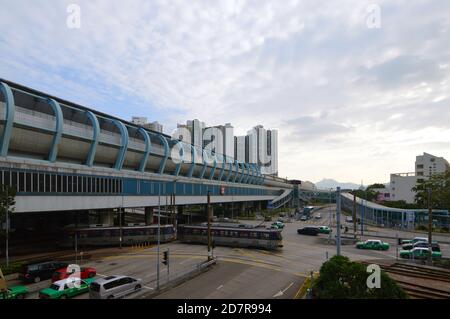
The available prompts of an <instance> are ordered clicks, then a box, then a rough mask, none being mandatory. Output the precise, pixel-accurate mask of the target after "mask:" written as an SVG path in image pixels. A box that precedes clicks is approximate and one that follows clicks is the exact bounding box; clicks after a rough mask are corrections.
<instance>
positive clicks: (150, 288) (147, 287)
mask: <svg viewBox="0 0 450 319" xmlns="http://www.w3.org/2000/svg"><path fill="white" fill-rule="evenodd" d="M142 288H146V289H149V290H155V288H152V287H149V286H142Z"/></svg>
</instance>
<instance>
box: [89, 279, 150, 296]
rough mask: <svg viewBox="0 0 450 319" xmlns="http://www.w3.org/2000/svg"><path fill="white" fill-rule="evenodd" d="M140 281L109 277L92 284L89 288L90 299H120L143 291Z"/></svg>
mask: <svg viewBox="0 0 450 319" xmlns="http://www.w3.org/2000/svg"><path fill="white" fill-rule="evenodd" d="M141 288H142V282H141V280H140V279H136V278H132V277H128V276H108V277H105V278H100V279H97V280H95V281H94V282H92V283H91V284H90V286H89V298H90V299H118V298H122V297H124V296H126V295H128V294H130V293H133V292H136V291H139V290H141Z"/></svg>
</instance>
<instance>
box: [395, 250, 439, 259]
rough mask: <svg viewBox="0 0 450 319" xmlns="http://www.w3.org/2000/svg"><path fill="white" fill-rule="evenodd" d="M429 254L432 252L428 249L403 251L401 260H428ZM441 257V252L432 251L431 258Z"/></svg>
mask: <svg viewBox="0 0 450 319" xmlns="http://www.w3.org/2000/svg"><path fill="white" fill-rule="evenodd" d="M429 254H430V251H429V250H428V248H423V247H417V248H413V249H411V250H401V251H400V258H406V259H428V256H429ZM441 257H442V254H441V252H440V251H432V252H431V258H433V259H440V258H441Z"/></svg>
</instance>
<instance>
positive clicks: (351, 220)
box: [345, 216, 353, 223]
mask: <svg viewBox="0 0 450 319" xmlns="http://www.w3.org/2000/svg"><path fill="white" fill-rule="evenodd" d="M345 221H346V222H347V223H353V218H352V217H351V216H347V217H345Z"/></svg>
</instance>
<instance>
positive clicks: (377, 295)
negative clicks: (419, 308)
mask: <svg viewBox="0 0 450 319" xmlns="http://www.w3.org/2000/svg"><path fill="white" fill-rule="evenodd" d="M368 276H369V273H367V272H366V267H365V266H364V265H362V264H360V263H356V262H351V261H350V260H349V259H348V257H345V256H334V257H333V258H331V259H330V260H329V261H327V262H325V263H323V264H322V267H321V268H320V276H319V278H318V279H317V280H316V282H315V284H314V287H313V293H314V296H315V297H316V298H318V299H399V298H407V295H406V293H405V292H404V291H403V289H401V288H400V287H399V286H398V285H397V283H396V282H395V281H393V280H392V279H391V278H389V276H388V275H387V274H385V273H384V272H381V288H373V289H369V288H368V287H367V284H366V280H367V277H368Z"/></svg>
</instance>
